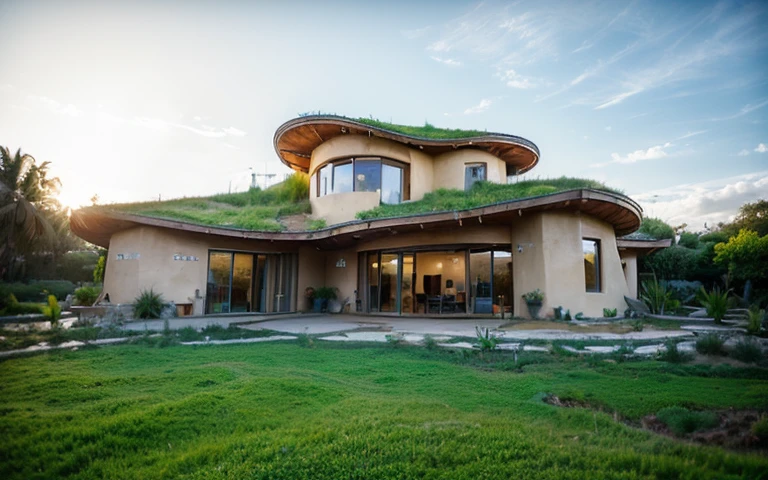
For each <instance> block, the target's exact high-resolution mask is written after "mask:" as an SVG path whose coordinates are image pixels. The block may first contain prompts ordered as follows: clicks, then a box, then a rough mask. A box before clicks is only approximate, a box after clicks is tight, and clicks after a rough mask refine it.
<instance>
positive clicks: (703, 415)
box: [656, 407, 720, 435]
mask: <svg viewBox="0 0 768 480" xmlns="http://www.w3.org/2000/svg"><path fill="white" fill-rule="evenodd" d="M656 418H658V419H659V420H660V421H661V422H663V423H664V424H665V425H667V426H668V427H669V429H670V430H672V432H673V433H674V434H675V435H685V434H688V433H693V432H697V431H699V430H706V429H708V428H714V427H716V426H717V425H718V424H719V423H720V419H719V418H718V416H717V415H716V414H715V413H713V412H695V411H691V410H688V409H687V408H683V407H667V408H662V409H661V410H659V412H658V413H657V414H656Z"/></svg>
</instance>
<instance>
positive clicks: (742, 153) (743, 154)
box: [736, 148, 749, 157]
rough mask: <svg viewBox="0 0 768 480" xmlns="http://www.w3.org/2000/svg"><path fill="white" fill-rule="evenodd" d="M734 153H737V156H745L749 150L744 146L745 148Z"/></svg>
mask: <svg viewBox="0 0 768 480" xmlns="http://www.w3.org/2000/svg"><path fill="white" fill-rule="evenodd" d="M736 155H738V156H740V157H746V156H747V155H749V150H747V149H746V148H745V149H743V150H742V151H740V152H739V153H737V154H736Z"/></svg>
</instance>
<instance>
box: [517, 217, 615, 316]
mask: <svg viewBox="0 0 768 480" xmlns="http://www.w3.org/2000/svg"><path fill="white" fill-rule="evenodd" d="M583 238H591V239H598V240H600V277H601V279H600V282H601V291H600V292H595V293H592V292H587V291H586V286H585V280H584V260H583V251H582V243H581V241H582V239H583ZM518 244H520V245H522V247H523V253H518V251H517V245H518ZM512 248H513V258H514V263H513V269H514V280H513V281H514V286H515V287H514V288H515V292H517V293H518V294H519V295H522V294H524V293H526V292H529V291H532V290H535V289H536V288H539V289H541V290H542V291H543V292H544V304H543V307H542V310H541V313H540V315H541V316H552V315H553V312H552V309H553V308H554V307H557V306H562V307H563V308H566V309H569V310H570V311H571V313H572V314H574V315H575V314H576V313H578V312H583V313H584V315H585V316H588V317H600V316H602V314H603V308H616V309H618V310H623V309H624V307H623V305H624V296H625V295H628V294H629V289H628V287H627V281H626V279H625V277H624V271H623V270H622V268H621V260H620V258H619V253H618V249H617V248H616V236H615V234H614V231H613V228H612V227H611V226H610V225H609V224H607V223H605V222H602V221H600V220H597V219H594V218H592V217H588V216H586V215H578V214H576V213H572V212H547V213H541V214H537V215H535V216H534V217H533V218H531V219H530V220H526V221H522V222H516V223H515V225H513V228H512ZM515 314H516V315H520V316H528V312H527V306H526V305H525V302H524V301H519V302H516V304H515Z"/></svg>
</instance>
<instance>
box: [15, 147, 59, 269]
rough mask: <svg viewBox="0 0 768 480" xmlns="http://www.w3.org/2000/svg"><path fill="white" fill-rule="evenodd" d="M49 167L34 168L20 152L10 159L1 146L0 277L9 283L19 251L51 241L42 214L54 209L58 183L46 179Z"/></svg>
mask: <svg viewBox="0 0 768 480" xmlns="http://www.w3.org/2000/svg"><path fill="white" fill-rule="evenodd" d="M48 165H49V162H43V163H41V164H40V165H37V163H36V161H35V159H34V158H33V157H32V156H31V155H28V154H22V153H21V149H18V150H16V154H15V155H11V152H10V150H8V148H7V147H2V146H0V239H2V240H3V242H2V243H3V244H4V245H0V276H2V277H3V278H6V279H8V280H10V279H11V278H12V277H13V275H14V264H15V262H16V256H17V254H18V252H19V250H28V248H29V247H30V246H32V244H36V243H39V242H40V241H43V242H46V243H50V242H51V240H52V239H53V236H54V233H53V229H52V227H51V225H50V223H49V222H48V220H47V219H46V216H45V213H46V212H51V211H55V210H56V209H57V206H58V202H57V201H56V199H55V198H54V195H55V194H56V193H57V191H58V187H59V185H61V182H60V181H59V179H58V178H56V177H54V178H48ZM20 247H21V248H20Z"/></svg>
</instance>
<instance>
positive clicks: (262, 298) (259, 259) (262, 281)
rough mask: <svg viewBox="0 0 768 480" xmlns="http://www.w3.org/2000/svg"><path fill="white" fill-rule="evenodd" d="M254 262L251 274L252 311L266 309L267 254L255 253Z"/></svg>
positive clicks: (263, 310) (264, 310)
mask: <svg viewBox="0 0 768 480" xmlns="http://www.w3.org/2000/svg"><path fill="white" fill-rule="evenodd" d="M255 260H256V263H255V270H256V273H255V275H254V276H253V292H254V296H253V310H252V311H254V312H266V311H267V303H266V302H267V289H266V287H267V282H266V274H267V256H266V255H257V256H256V259H255Z"/></svg>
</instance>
